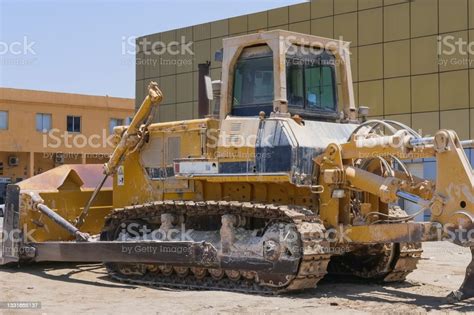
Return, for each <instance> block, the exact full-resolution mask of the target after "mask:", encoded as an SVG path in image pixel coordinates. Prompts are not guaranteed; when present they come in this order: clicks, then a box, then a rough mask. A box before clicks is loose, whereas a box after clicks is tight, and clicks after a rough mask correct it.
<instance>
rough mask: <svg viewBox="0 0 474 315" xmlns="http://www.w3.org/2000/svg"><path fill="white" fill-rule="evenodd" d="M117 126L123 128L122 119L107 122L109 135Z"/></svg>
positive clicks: (112, 119)
mask: <svg viewBox="0 0 474 315" xmlns="http://www.w3.org/2000/svg"><path fill="white" fill-rule="evenodd" d="M117 126H123V119H120V118H110V122H109V132H110V134H113V133H114V128H115V127H117Z"/></svg>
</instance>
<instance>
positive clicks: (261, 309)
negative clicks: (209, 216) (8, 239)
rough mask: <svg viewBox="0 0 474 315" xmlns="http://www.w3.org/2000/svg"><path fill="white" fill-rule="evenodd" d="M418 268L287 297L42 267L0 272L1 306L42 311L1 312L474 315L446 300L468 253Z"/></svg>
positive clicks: (428, 258) (441, 256)
mask: <svg viewBox="0 0 474 315" xmlns="http://www.w3.org/2000/svg"><path fill="white" fill-rule="evenodd" d="M424 249H425V252H424V255H423V260H422V261H421V263H420V265H419V269H418V270H416V271H415V272H414V273H413V274H411V275H410V276H409V279H408V281H407V282H405V283H402V284H396V285H378V284H364V283H351V282H340V281H338V282H329V281H325V282H323V283H322V284H320V285H319V286H318V288H317V289H314V290H309V291H306V292H304V293H300V294H293V295H287V296H275V297H274V296H271V297H268V296H257V295H246V294H239V293H228V292H215V291H176V290H168V289H159V288H149V287H140V286H132V285H124V284H121V283H117V282H114V281H112V280H111V279H109V278H108V277H107V274H106V272H105V270H104V268H102V266H101V265H75V264H40V265H35V266H29V267H27V268H23V269H18V268H16V267H9V268H5V267H3V268H0V305H1V303H2V302H19V301H29V302H40V303H41V309H37V310H15V311H14V310H11V309H5V308H3V309H0V314H57V313H73V314H77V313H83V314H84V313H86V314H134V313H141V314H164V313H166V314H183V313H185V314H189V313H193V314H235V313H238V314H288V313H289V312H291V313H293V314H300V313H301V314H302V313H310V312H311V313H315V312H321V313H323V314H328V313H329V314H337V313H340V314H347V313H349V312H350V313H356V314H357V313H378V314H380V313H382V314H405V313H416V314H420V313H421V314H422V313H426V312H430V313H435V314H436V313H443V314H445V313H450V314H451V313H457V312H472V313H474V300H470V301H466V302H463V303H459V304H456V305H449V304H447V303H446V300H445V296H446V295H447V294H449V292H450V291H451V290H454V289H456V288H458V287H459V286H460V284H461V283H462V280H463V278H464V272H465V267H466V266H467V265H468V263H469V261H470V259H471V257H470V253H469V251H467V250H466V249H463V248H458V247H456V246H454V245H451V244H449V243H436V244H426V245H425V246H424Z"/></svg>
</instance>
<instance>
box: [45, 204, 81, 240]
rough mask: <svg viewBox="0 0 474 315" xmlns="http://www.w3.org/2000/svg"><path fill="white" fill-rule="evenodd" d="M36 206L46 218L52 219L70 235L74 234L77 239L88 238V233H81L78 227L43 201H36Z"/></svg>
mask: <svg viewBox="0 0 474 315" xmlns="http://www.w3.org/2000/svg"><path fill="white" fill-rule="evenodd" d="M36 208H37V209H38V210H39V211H41V213H43V214H45V215H46V216H47V217H48V218H50V219H51V220H53V222H54V223H56V224H57V225H59V226H60V227H62V228H63V229H65V230H66V231H67V232H68V233H69V234H71V235H72V236H74V237H75V238H76V240H77V241H87V240H88V239H89V235H88V234H87V233H82V232H81V231H79V229H78V228H76V227H75V226H74V225H72V224H71V223H69V222H68V221H67V220H66V219H64V218H63V217H62V216H60V215H59V214H57V213H56V212H54V211H53V210H51V209H50V208H49V207H48V206H47V205H45V204H43V203H38V204H37V205H36Z"/></svg>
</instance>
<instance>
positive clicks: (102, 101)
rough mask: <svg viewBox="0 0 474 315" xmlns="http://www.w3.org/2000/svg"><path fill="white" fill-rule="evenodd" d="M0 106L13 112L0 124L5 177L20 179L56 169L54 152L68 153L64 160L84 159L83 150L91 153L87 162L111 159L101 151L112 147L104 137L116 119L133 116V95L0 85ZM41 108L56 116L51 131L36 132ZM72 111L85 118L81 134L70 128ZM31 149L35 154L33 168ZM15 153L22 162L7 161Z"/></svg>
mask: <svg viewBox="0 0 474 315" xmlns="http://www.w3.org/2000/svg"><path fill="white" fill-rule="evenodd" d="M0 111H7V112H8V129H7V130H2V129H0V162H3V174H0V176H6V177H11V178H13V179H16V178H26V177H28V175H29V174H30V172H32V173H33V174H37V173H40V172H44V171H46V170H48V169H51V168H53V167H54V166H55V160H54V153H63V154H64V155H65V164H68V163H69V164H78V163H82V162H83V158H82V155H83V154H92V155H91V156H90V157H87V158H86V162H87V163H105V162H106V159H104V158H102V159H100V158H97V156H100V157H103V156H107V155H108V154H110V153H111V152H112V149H113V148H112V147H111V146H109V145H108V144H107V143H106V141H105V139H106V138H107V137H108V136H109V135H110V134H109V121H110V119H111V118H116V119H123V120H124V122H125V120H126V118H127V117H130V116H133V114H134V100H133V99H124V98H116V97H108V96H90V95H79V94H67V93H53V92H44V91H31V90H18V89H7V88H0ZM37 113H45V114H51V115H52V128H53V131H52V132H51V135H52V136H50V135H48V134H45V133H42V132H39V131H36V114H37ZM68 115H73V116H80V117H81V133H80V134H75V133H67V132H66V130H67V129H66V128H67V121H66V119H67V116H68ZM74 139H75V141H74ZM104 142H105V145H104ZM30 152H33V154H34V168H33V169H30ZM11 155H15V156H17V157H19V159H20V165H19V166H15V167H10V166H8V157H9V156H11Z"/></svg>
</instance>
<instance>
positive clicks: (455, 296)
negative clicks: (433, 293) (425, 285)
mask: <svg viewBox="0 0 474 315" xmlns="http://www.w3.org/2000/svg"><path fill="white" fill-rule="evenodd" d="M471 254H472V259H471V263H470V264H469V266H467V269H466V277H465V278H464V282H463V284H462V285H461V288H459V290H457V291H453V292H451V294H450V295H449V296H448V302H450V303H456V302H460V301H463V300H467V299H470V298H473V297H474V247H471Z"/></svg>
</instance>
